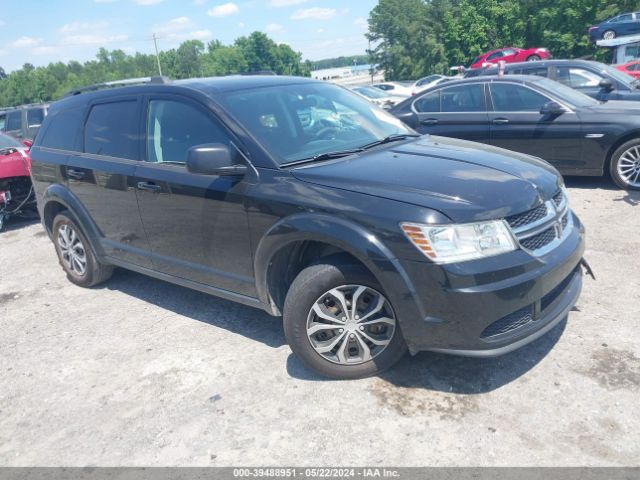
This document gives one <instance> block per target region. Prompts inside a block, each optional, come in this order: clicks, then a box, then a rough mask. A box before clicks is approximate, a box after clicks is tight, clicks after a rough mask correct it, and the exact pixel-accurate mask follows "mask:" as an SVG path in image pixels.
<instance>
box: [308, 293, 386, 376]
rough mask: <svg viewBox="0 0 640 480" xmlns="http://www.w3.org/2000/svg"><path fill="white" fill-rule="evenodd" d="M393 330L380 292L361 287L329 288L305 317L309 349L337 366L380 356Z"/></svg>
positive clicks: (359, 362)
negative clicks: (310, 347) (309, 343)
mask: <svg viewBox="0 0 640 480" xmlns="http://www.w3.org/2000/svg"><path fill="white" fill-rule="evenodd" d="M395 331H396V317H395V314H394V312H393V309H392V308H391V304H390V303H389V301H388V300H387V299H386V298H385V297H384V295H382V294H381V293H380V292H378V291H376V290H374V289H373V288H371V287H366V286H363V285H343V286H340V287H336V288H332V289H331V290H329V291H328V292H325V293H324V294H322V295H321V296H320V298H318V299H317V300H316V301H315V303H314V304H313V306H312V307H311V310H310V311H309V316H308V317H307V337H308V339H309V342H311V346H312V347H313V349H314V350H315V351H316V352H317V353H318V354H319V355H321V356H322V357H323V358H325V359H326V360H329V361H330V362H333V363H337V364H340V365H358V364H361V363H365V362H367V361H369V360H371V359H373V358H375V357H376V356H378V355H380V354H381V353H382V352H383V351H384V350H385V349H386V348H387V346H388V345H389V343H390V342H391V340H392V338H393V335H394V333H395Z"/></svg>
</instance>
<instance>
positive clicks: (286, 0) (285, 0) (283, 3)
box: [269, 0, 309, 8]
mask: <svg viewBox="0 0 640 480" xmlns="http://www.w3.org/2000/svg"><path fill="white" fill-rule="evenodd" d="M308 1H309V0H269V6H270V7H275V8H281V7H290V6H291V5H300V4H301V3H306V2H308Z"/></svg>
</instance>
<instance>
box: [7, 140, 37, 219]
mask: <svg viewBox="0 0 640 480" xmlns="http://www.w3.org/2000/svg"><path fill="white" fill-rule="evenodd" d="M30 174H31V158H29V144H28V143H27V142H26V141H25V143H24V144H22V143H20V142H19V141H17V140H15V139H14V138H13V137H10V136H8V135H5V134H3V133H0V230H2V227H3V226H4V221H5V220H6V219H8V218H9V217H10V216H13V215H18V214H20V213H24V212H27V211H29V210H31V211H35V206H36V201H35V195H34V193H33V188H32V186H31V176H30Z"/></svg>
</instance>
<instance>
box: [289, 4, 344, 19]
mask: <svg viewBox="0 0 640 480" xmlns="http://www.w3.org/2000/svg"><path fill="white" fill-rule="evenodd" d="M337 13H338V12H337V11H336V9H335V8H320V7H313V8H306V9H300V10H298V11H297V12H295V13H294V14H293V15H291V20H329V19H331V18H333V17H335V16H336V14H337Z"/></svg>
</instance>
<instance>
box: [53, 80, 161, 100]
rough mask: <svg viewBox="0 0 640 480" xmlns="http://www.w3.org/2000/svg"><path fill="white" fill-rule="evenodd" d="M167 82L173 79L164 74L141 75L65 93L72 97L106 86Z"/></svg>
mask: <svg viewBox="0 0 640 480" xmlns="http://www.w3.org/2000/svg"><path fill="white" fill-rule="evenodd" d="M149 83H153V84H160V85H162V84H167V83H171V79H170V78H168V77H164V76H162V77H161V76H159V75H156V76H154V77H140V78H126V79H124V80H114V81H111V82H102V83H96V84H94V85H88V86H86V87H81V88H77V89H75V90H70V91H69V92H67V93H65V94H64V96H65V97H71V96H73V95H80V94H81V93H85V92H95V91H96V90H102V89H105V88H115V87H126V86H129V85H145V84H149Z"/></svg>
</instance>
